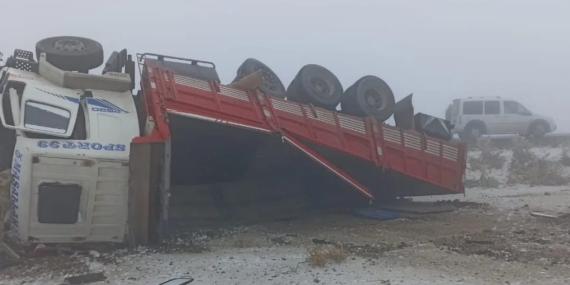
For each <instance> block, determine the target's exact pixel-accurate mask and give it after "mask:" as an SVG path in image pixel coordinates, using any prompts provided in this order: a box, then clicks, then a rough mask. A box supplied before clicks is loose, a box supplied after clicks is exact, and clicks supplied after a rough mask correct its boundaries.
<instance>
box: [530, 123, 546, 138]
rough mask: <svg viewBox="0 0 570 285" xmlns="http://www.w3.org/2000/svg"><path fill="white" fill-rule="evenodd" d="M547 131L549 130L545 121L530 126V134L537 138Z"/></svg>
mask: <svg viewBox="0 0 570 285" xmlns="http://www.w3.org/2000/svg"><path fill="white" fill-rule="evenodd" d="M547 131H548V126H546V125H545V124H544V123H543V122H536V123H534V124H532V126H531V127H530V134H531V135H532V136H533V137H537V138H541V137H543V136H544V135H545V134H546V132H547Z"/></svg>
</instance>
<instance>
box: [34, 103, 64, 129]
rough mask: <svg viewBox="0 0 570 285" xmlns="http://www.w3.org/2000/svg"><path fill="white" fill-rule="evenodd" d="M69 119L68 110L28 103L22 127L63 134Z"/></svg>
mask: <svg viewBox="0 0 570 285" xmlns="http://www.w3.org/2000/svg"><path fill="white" fill-rule="evenodd" d="M70 118H71V113H70V112H69V111H68V110H65V109H62V108H58V107H54V106H51V105H47V104H43V103H37V102H31V101H28V102H26V106H25V110H24V127H26V128H29V129H35V130H42V131H49V132H53V133H57V134H65V133H66V132H67V127H68V125H69V120H70Z"/></svg>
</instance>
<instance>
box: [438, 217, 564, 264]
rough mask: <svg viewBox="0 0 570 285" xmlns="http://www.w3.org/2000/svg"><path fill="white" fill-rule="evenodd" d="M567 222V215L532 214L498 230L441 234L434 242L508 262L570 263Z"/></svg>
mask: <svg viewBox="0 0 570 285" xmlns="http://www.w3.org/2000/svg"><path fill="white" fill-rule="evenodd" d="M565 217H568V216H567V215H566V216H565ZM568 224H569V221H568V219H567V218H564V219H556V220H553V221H545V220H544V219H541V218H533V219H528V220H526V221H525V222H524V223H522V224H521V223H517V222H512V224H511V226H508V227H502V228H498V229H496V230H486V231H482V232H478V233H474V234H470V235H454V236H451V237H442V238H440V239H437V240H435V241H434V244H436V245H437V246H440V247H441V249H442V250H451V251H454V252H458V253H461V254H466V255H484V256H489V257H492V258H494V259H497V260H502V261H507V262H512V261H516V262H523V263H538V264H542V265H554V264H566V265H567V264H570V248H569V247H568V245H569V244H570V242H569V241H570V233H569V231H568V227H567V225H568Z"/></svg>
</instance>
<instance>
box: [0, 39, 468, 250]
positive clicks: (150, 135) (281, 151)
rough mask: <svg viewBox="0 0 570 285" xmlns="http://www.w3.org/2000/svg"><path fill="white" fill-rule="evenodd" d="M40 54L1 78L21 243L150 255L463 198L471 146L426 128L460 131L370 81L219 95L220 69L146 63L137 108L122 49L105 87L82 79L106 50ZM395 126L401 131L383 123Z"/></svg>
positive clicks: (83, 44)
mask: <svg viewBox="0 0 570 285" xmlns="http://www.w3.org/2000/svg"><path fill="white" fill-rule="evenodd" d="M40 43H43V44H41V45H40ZM40 43H38V47H37V49H36V51H37V54H36V56H37V57H38V61H35V60H34V58H33V55H32V53H30V52H23V51H19V50H18V51H17V52H16V53H15V55H14V56H13V57H12V58H11V59H9V60H8V63H7V65H6V66H5V67H4V68H3V69H2V74H3V75H2V76H3V77H2V85H1V86H2V100H1V102H2V106H1V108H0V109H1V118H2V124H3V131H4V130H8V131H4V133H6V134H7V135H3V136H6V137H10V138H11V137H12V136H13V140H12V145H15V147H13V152H11V153H10V155H9V158H8V160H10V161H11V167H12V168H13V175H14V177H15V179H14V184H13V185H12V191H11V192H12V193H11V194H12V198H11V199H12V215H11V221H12V222H11V226H12V230H13V231H15V232H16V233H17V234H18V235H19V236H20V238H22V239H24V240H27V241H31V242H82V241H114V242H122V241H125V239H126V238H127V237H129V238H130V241H132V242H133V243H136V244H147V243H152V242H158V241H159V240H160V239H161V237H162V236H163V234H165V233H168V232H169V231H168V229H169V228H173V227H172V225H173V224H176V223H179V222H182V223H185V224H188V225H190V226H200V225H203V224H211V223H218V222H222V223H224V222H251V221H259V220H267V219H281V218H288V217H292V216H296V215H299V214H301V213H306V212H307V211H313V210H315V209H320V208H323V207H327V208H328V207H344V206H352V205H357V204H361V203H369V202H370V201H371V200H375V199H390V198H393V197H401V196H424V195H440V194H457V193H463V192H464V188H463V180H464V172H465V165H466V149H465V146H464V145H462V144H455V143H451V142H447V141H446V138H445V135H443V137H442V136H440V135H438V134H437V131H436V132H433V131H432V132H430V128H431V127H430V124H432V123H433V122H436V123H435V125H437V126H436V127H435V128H440V129H441V128H443V129H446V128H450V127H451V126H449V125H446V123H445V122H444V121H442V120H440V119H437V118H433V117H431V116H427V117H426V115H423V114H417V115H416V116H415V118H414V114H413V108H412V106H411V96H408V97H406V98H405V101H401V102H398V103H395V102H394V101H393V95H391V91H390V90H389V87H387V85H386V84H385V83H384V82H383V81H381V83H383V84H384V85H385V86H384V85H382V84H380V88H379V89H378V88H377V89H374V88H375V86H379V85H378V84H379V81H378V80H376V79H377V78H375V77H374V78H372V77H363V78H362V79H361V80H359V81H357V82H356V83H355V84H354V85H353V86H351V87H350V88H348V89H347V90H346V91H345V92H344V93H343V91H342V86H340V83H339V82H338V80H337V79H336V78H335V77H334V75H333V76H332V77H331V75H332V74H329V73H330V72H329V71H328V70H326V69H324V68H322V67H320V66H315V65H308V66H305V67H303V69H301V71H300V72H299V74H298V75H297V77H296V79H295V80H294V81H293V82H292V83H291V85H290V86H289V88H287V90H285V88H284V87H283V84H282V83H281V82H280V81H279V79H278V77H277V76H276V75H275V74H274V73H273V72H272V71H271V70H270V69H269V68H267V67H266V66H264V65H263V64H261V63H259V62H257V61H253V64H252V61H251V60H250V61H249V64H245V63H244V65H242V67H240V69H239V70H238V76H237V77H236V79H235V80H234V81H235V82H234V83H239V82H242V81H243V80H247V79H248V78H249V76H250V75H252V74H261V76H262V78H263V81H262V82H263V83H262V84H261V85H256V86H249V87H247V88H243V85H242V86H240V84H230V85H222V84H221V83H220V80H219V77H218V75H217V72H216V69H215V65H214V64H213V63H211V62H205V61H199V60H193V59H184V58H177V57H169V56H164V55H156V54H148V53H146V54H139V55H137V62H138V64H139V71H140V80H141V82H140V90H139V91H138V92H137V93H136V94H133V93H132V91H133V90H134V80H135V74H134V66H135V62H134V61H133V60H132V59H131V56H130V55H127V52H126V50H123V51H121V52H118V53H117V52H115V53H113V54H112V55H111V57H110V58H109V60H108V61H107V63H106V65H105V69H104V70H103V72H102V74H101V75H96V74H89V72H88V70H89V69H92V68H94V67H96V66H98V65H100V64H101V63H102V62H103V58H102V50H101V51H99V49H100V45H98V46H97V45H95V44H93V41H90V40H87V39H83V38H75V37H56V38H50V39H46V40H44V41H42V42H40ZM95 43H96V42H95ZM99 53H100V55H99ZM87 55H88V56H87ZM82 58H84V59H86V60H87V62H82V63H81V64H78V63H77V62H81V60H80V59H82ZM246 62H248V61H246ZM386 88H388V89H386ZM370 90H372V91H374V90H376V91H377V92H380V93H382V94H380V95H378V94H376V95H375V94H374V92H369V91H370ZM339 91H340V93H339ZM388 91H389V92H388ZM338 94H341V95H340V96H339V95H338ZM347 94H348V95H347ZM359 94H361V95H359ZM386 94H389V95H391V97H390V96H386ZM307 96H309V97H307ZM350 96H352V97H351V98H355V99H350ZM333 97H334V98H333ZM370 97H374V98H370ZM347 98H348V99H347ZM335 102H336V103H335ZM339 102H341V105H343V108H342V109H343V110H341V111H335V110H334V107H335V106H336V105H337V104H338V103H339ZM366 104H368V105H366ZM359 106H361V107H362V106H368V107H367V108H368V110H363V109H362V108H360V109H359ZM393 112H395V114H394V116H395V119H396V124H397V126H399V127H393V126H389V125H387V124H384V123H383V121H382V120H385V119H387V118H388V117H390V116H391V115H392V113H393ZM364 115H366V116H367V117H360V116H364ZM46 118H49V119H46ZM432 129H433V128H432ZM438 136H439V137H440V138H437V137H438ZM6 141H7V140H6ZM6 144H10V143H6ZM5 148H6V147H5ZM7 148H8V149H9V148H10V147H7ZM6 160H7V158H6V157H5V156H4V157H2V160H1V161H6ZM127 225H128V226H127Z"/></svg>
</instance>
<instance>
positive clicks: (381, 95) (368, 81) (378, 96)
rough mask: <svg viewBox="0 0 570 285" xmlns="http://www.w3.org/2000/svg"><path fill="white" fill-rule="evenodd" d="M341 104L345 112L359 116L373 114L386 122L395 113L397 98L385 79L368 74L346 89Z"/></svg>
mask: <svg viewBox="0 0 570 285" xmlns="http://www.w3.org/2000/svg"><path fill="white" fill-rule="evenodd" d="M370 100H374V101H370ZM373 104H374V105H375V106H373ZM340 106H341V109H342V112H343V113H345V114H348V115H352V116H358V117H368V116H371V117H374V118H376V120H378V121H379V122H384V121H386V120H388V119H389V118H390V117H391V116H392V114H394V107H395V106H396V99H395V98H394V93H393V92H392V89H390V86H388V84H387V83H386V82H385V81H384V80H382V79H380V78H378V77H376V76H372V75H368V76H364V77H362V78H360V79H359V80H358V81H356V82H355V83H354V84H353V85H352V86H350V87H349V88H348V89H346V91H345V92H344V94H343V96H342V100H341V101H340Z"/></svg>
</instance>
